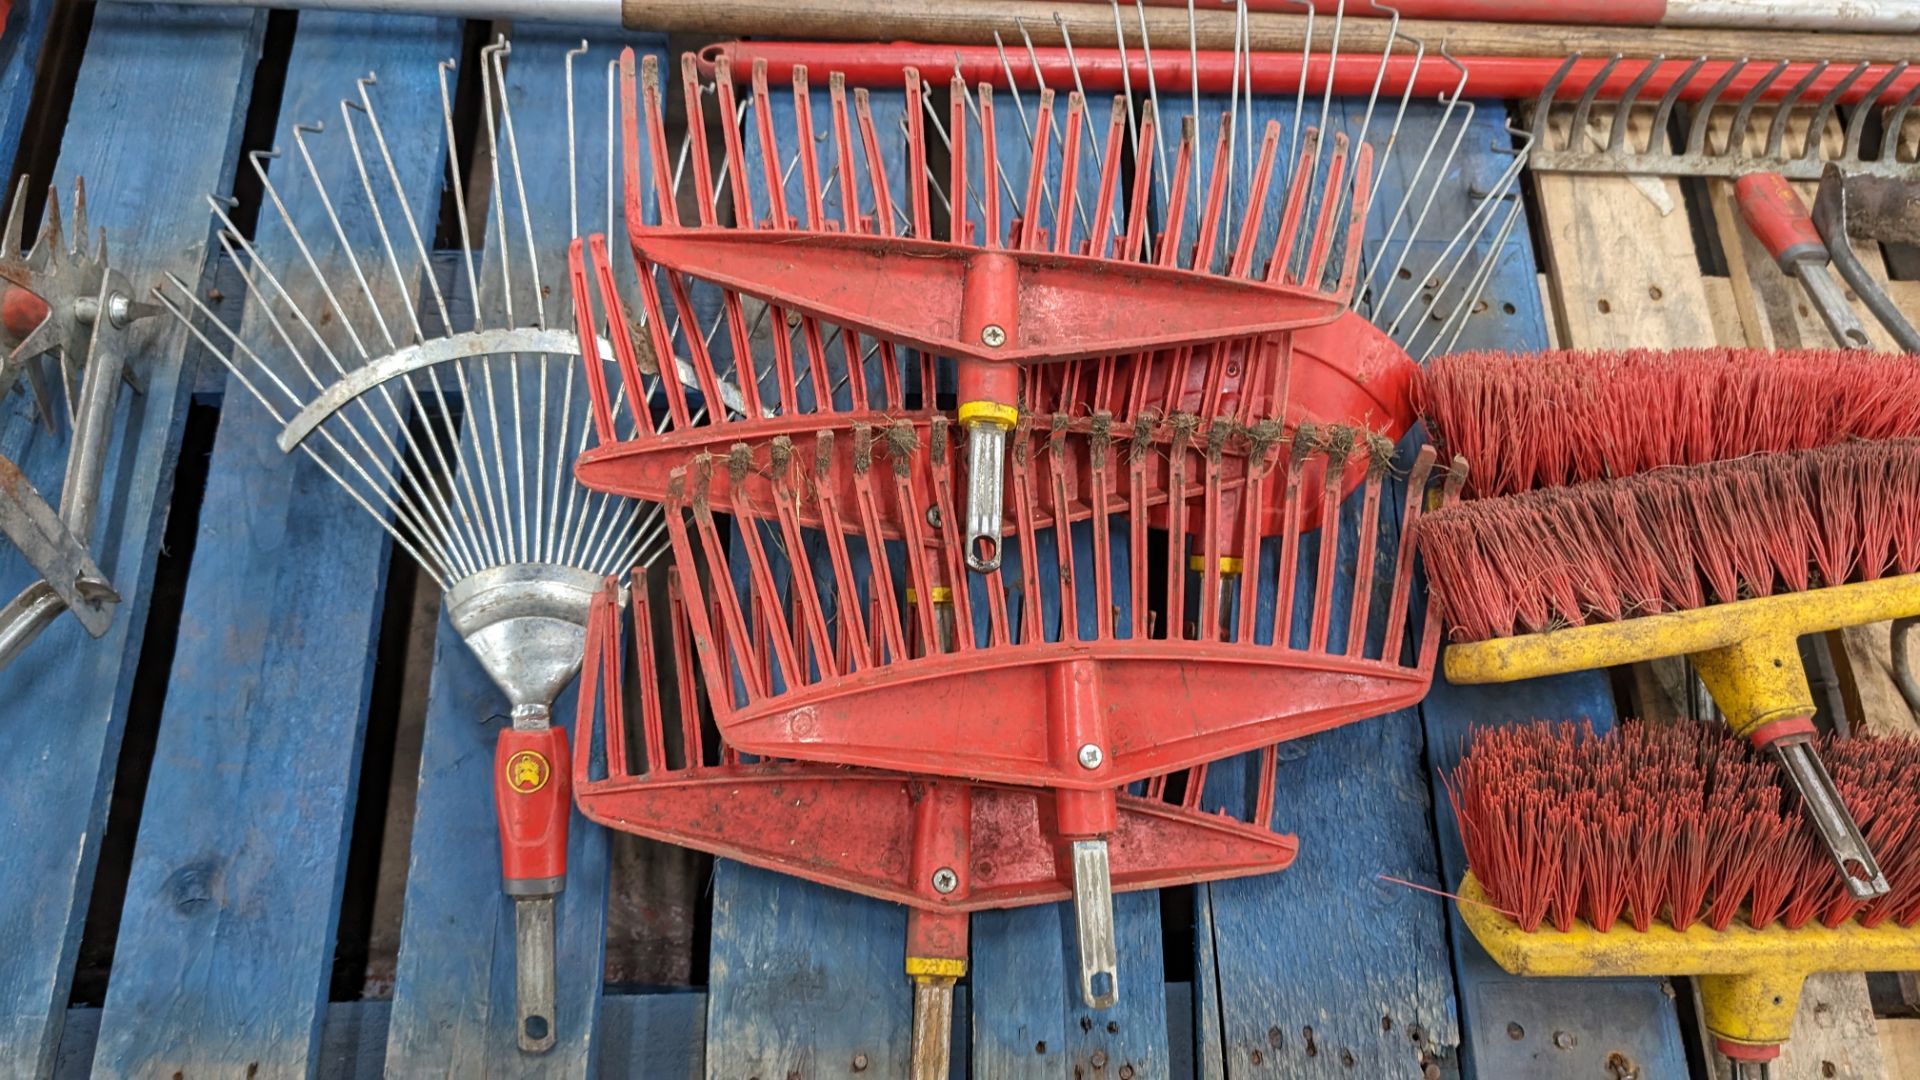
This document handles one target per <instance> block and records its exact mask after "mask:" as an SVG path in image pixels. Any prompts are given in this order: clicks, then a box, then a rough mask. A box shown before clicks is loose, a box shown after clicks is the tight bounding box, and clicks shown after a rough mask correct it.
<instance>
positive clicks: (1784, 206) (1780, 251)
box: [1733, 172, 1827, 273]
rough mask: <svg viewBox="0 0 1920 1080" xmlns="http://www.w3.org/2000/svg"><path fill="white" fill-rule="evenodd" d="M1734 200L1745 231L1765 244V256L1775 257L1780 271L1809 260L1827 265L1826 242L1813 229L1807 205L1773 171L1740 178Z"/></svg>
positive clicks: (1785, 179) (1736, 185)
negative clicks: (1745, 227) (1744, 221)
mask: <svg viewBox="0 0 1920 1080" xmlns="http://www.w3.org/2000/svg"><path fill="white" fill-rule="evenodd" d="M1733 198H1734V202H1735V203H1736V204H1738V205H1739V207H1740V216H1741V217H1742V218H1744V219H1746V222H1747V228H1749V229H1752V230H1753V235H1754V236H1755V237H1758V238H1759V240H1760V242H1761V243H1762V244H1765V245H1766V248H1767V254H1769V255H1772V256H1773V257H1774V259H1775V261H1777V262H1778V263H1779V264H1780V269H1782V270H1785V271H1787V272H1788V273H1792V272H1793V269H1794V267H1795V266H1797V265H1798V264H1799V263H1801V262H1804V261H1806V260H1808V259H1817V260H1818V261H1819V262H1820V263H1822V264H1824V263H1826V261H1827V245H1826V242H1825V241H1824V240H1821V239H1820V233H1819V231H1818V230H1816V229H1815V228H1814V227H1813V218H1812V217H1810V216H1809V215H1808V214H1807V204H1806V203H1805V202H1803V201H1801V198H1800V193H1799V192H1797V191H1795V190H1793V185H1792V184H1790V183H1788V182H1787V178H1786V177H1784V176H1781V175H1780V174H1779V173H1772V172H1763V173H1752V174H1749V175H1747V176H1743V177H1741V178H1740V179H1739V180H1737V181H1735V182H1734V185H1733Z"/></svg>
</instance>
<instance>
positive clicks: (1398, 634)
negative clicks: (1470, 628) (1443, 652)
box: [1380, 446, 1466, 664]
mask: <svg viewBox="0 0 1920 1080" xmlns="http://www.w3.org/2000/svg"><path fill="white" fill-rule="evenodd" d="M1433 460H1434V453H1433V447H1431V446H1423V447H1421V448H1420V456H1419V457H1417V458H1415V459H1414V461H1413V471H1411V472H1409V473H1408V474H1407V501H1406V505H1405V506H1403V507H1402V508H1401V514H1400V548H1399V551H1398V552H1397V553H1396V557H1395V560H1394V568H1393V594H1392V596H1391V598H1390V599H1389V600H1388V602H1387V637H1386V641H1385V643H1384V644H1383V645H1381V647H1380V659H1381V660H1382V661H1383V662H1385V663H1389V664H1390V663H1393V662H1394V660H1395V659H1396V658H1397V657H1398V656H1399V655H1400V643H1401V641H1403V640H1404V638H1405V635H1406V629H1407V626H1406V622H1407V603H1408V598H1409V597H1410V596H1411V595H1412V591H1413V554H1414V543H1413V523H1414V522H1415V521H1416V520H1418V518H1419V515H1420V510H1421V507H1423V506H1424V505H1425V504H1426V498H1427V477H1428V476H1429V475H1430V474H1431V473H1432V472H1433ZM1456 474H1458V475H1459V476H1460V477H1461V478H1462V479H1463V480H1464V478H1465V476H1466V462H1465V461H1464V460H1463V459H1460V458H1455V459H1454V462H1453V468H1452V469H1451V470H1449V472H1448V475H1447V483H1448V484H1449V485H1452V484H1453V483H1454V476H1455V475H1456ZM1438 608H1439V605H1437V604H1435V603H1433V602H1432V601H1431V600H1429V601H1428V602H1427V611H1428V612H1429V615H1428V619H1427V621H1428V623H1429V626H1428V633H1427V635H1426V636H1427V637H1428V638H1429V639H1431V640H1434V641H1436V642H1437V641H1438V640H1439V634H1437V633H1434V632H1433V627H1432V625H1431V623H1432V621H1433V614H1432V613H1433V612H1435V611H1437V610H1438Z"/></svg>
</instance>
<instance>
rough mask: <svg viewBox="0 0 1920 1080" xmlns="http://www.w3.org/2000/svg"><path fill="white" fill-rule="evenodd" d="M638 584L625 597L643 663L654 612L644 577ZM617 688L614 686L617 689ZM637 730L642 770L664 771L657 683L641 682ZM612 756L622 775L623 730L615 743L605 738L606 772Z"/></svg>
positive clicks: (650, 648)
mask: <svg viewBox="0 0 1920 1080" xmlns="http://www.w3.org/2000/svg"><path fill="white" fill-rule="evenodd" d="M637 584H638V587H637V588H634V589H630V590H628V593H627V598H628V602H629V603H630V604H632V606H633V613H632V617H633V648H634V654H635V655H636V656H638V657H640V663H641V664H642V665H643V666H645V665H647V664H648V663H649V661H650V660H651V659H652V657H653V613H652V609H651V608H650V607H649V606H648V604H647V583H646V579H645V578H641V579H640V580H639V581H638V583H637ZM612 644H613V647H614V655H615V656H616V657H618V655H619V644H618V643H617V642H614V643H612ZM609 670H611V671H619V670H620V669H619V667H618V666H615V667H613V668H610V669H609ZM617 689H618V688H617V687H616V691H617ZM614 696H615V697H619V696H620V695H619V694H618V693H617V692H616V693H615V694H614ZM640 731H641V735H642V738H643V739H644V740H645V743H644V744H645V746H646V748H647V760H646V762H645V769H644V771H645V772H649V773H655V774H658V773H663V772H666V771H667V732H666V725H665V724H664V723H663V722H662V720H661V716H660V688H659V687H658V686H656V685H652V684H643V685H642V686H641V687H640ZM615 754H618V755H619V757H618V758H617V759H616V758H615V757H614V755H615ZM615 760H618V761H619V762H620V773H621V775H626V773H627V737H626V735H625V733H624V732H622V734H621V736H620V739H619V742H618V743H617V744H616V743H615V742H614V740H612V739H608V740H607V772H608V774H609V775H611V774H612V772H613V762H614V761H615Z"/></svg>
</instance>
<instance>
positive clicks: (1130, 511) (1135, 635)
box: [1127, 414, 1153, 641]
mask: <svg viewBox="0 0 1920 1080" xmlns="http://www.w3.org/2000/svg"><path fill="white" fill-rule="evenodd" d="M1136 417H1137V418H1136V419H1135V420H1134V422H1133V438H1132V440H1131V441H1130V442H1129V443H1128V446H1127V528H1128V530H1129V531H1128V537H1127V542H1128V547H1127V555H1128V559H1129V560H1130V562H1131V568H1132V571H1133V572H1132V573H1131V574H1129V575H1128V577H1129V578H1130V579H1131V583H1132V585H1133V603H1132V608H1133V629H1132V630H1131V632H1130V633H1129V634H1128V637H1130V638H1131V639H1132V640H1134V641H1143V640H1145V639H1146V637H1147V634H1148V633H1149V631H1148V628H1147V577H1148V574H1147V573H1146V572H1145V571H1144V569H1143V568H1142V566H1141V563H1142V561H1143V555H1144V553H1145V552H1146V550H1147V465H1148V463H1149V462H1150V461H1151V460H1152V454H1153V443H1152V438H1153V421H1152V420H1150V419H1148V418H1147V417H1145V416H1140V415H1138V414H1136Z"/></svg>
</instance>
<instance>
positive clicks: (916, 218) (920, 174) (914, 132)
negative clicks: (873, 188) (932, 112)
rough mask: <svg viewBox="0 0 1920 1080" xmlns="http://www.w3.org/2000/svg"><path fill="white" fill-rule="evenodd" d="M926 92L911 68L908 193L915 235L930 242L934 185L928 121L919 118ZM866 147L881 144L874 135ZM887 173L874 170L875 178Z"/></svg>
mask: <svg viewBox="0 0 1920 1080" xmlns="http://www.w3.org/2000/svg"><path fill="white" fill-rule="evenodd" d="M923 92H924V91H923V90H922V89H921V85H920V73H919V72H918V71H916V70H914V69H913V68H908V69H907V101H906V116H907V194H908V195H909V196H910V201H911V202H912V204H913V207H912V212H913V235H914V236H916V237H918V238H920V239H922V240H931V239H933V209H932V206H931V204H930V202H929V196H928V194H927V193H928V192H929V191H930V190H931V184H932V181H931V180H930V179H929V178H928V176H927V139H926V123H927V122H926V120H925V119H924V118H923V117H922V116H921V115H920V110H921V109H922V108H923V105H922V103H921V95H922V93H923ZM856 100H858V101H860V102H862V103H863V106H864V102H865V101H866V98H865V97H864V96H860V97H857V98H856ZM870 121H871V118H869V120H868V123H869V126H870ZM867 145H868V146H878V145H879V144H878V142H877V140H875V139H873V137H872V136H868V140H867ZM884 171H885V170H878V171H875V173H874V175H876V176H878V175H881V174H882V173H884Z"/></svg>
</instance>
